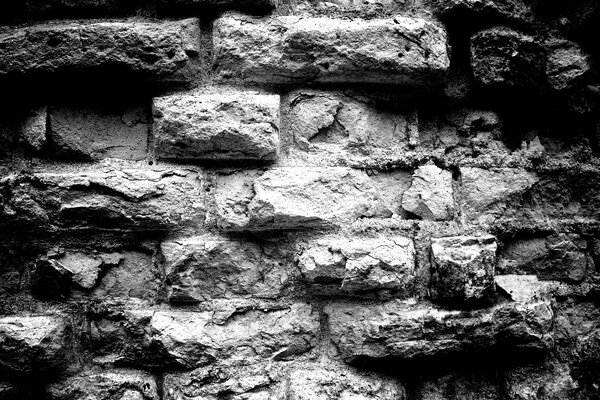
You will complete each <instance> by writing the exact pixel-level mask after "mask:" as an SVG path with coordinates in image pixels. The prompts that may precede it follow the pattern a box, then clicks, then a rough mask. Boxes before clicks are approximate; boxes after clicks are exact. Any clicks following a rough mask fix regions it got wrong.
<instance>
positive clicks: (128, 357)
mask: <svg viewBox="0 0 600 400" xmlns="http://www.w3.org/2000/svg"><path fill="white" fill-rule="evenodd" d="M234 311H235V309H234V310H233V311H230V312H229V314H230V315H229V316H228V317H227V318H225V320H224V321H223V320H222V319H216V318H215V312H213V311H205V312H185V311H151V310H131V311H128V312H126V313H125V314H124V315H123V316H121V317H119V318H118V319H110V318H99V319H95V320H94V322H93V323H92V340H93V342H94V345H95V348H96V351H97V354H99V355H101V357H100V358H98V359H97V360H96V361H97V362H100V363H117V364H124V365H135V366H145V367H158V366H161V367H164V366H165V365H167V366H168V365H170V366H179V367H186V368H193V367H199V366H202V365H206V364H210V363H214V362H215V361H217V360H221V359H246V360H250V359H252V358H256V359H258V360H260V359H264V358H273V359H283V360H284V359H286V358H288V357H291V356H294V355H297V354H302V353H305V352H307V351H309V350H310V349H311V348H312V347H313V346H315V345H316V338H317V335H318V331H319V319H318V315H317V313H316V312H315V310H313V308H312V307H311V306H310V305H308V304H303V303H295V304H293V305H291V306H290V307H288V308H285V309H281V310H267V311H262V310H248V311H245V312H240V313H234Z"/></svg>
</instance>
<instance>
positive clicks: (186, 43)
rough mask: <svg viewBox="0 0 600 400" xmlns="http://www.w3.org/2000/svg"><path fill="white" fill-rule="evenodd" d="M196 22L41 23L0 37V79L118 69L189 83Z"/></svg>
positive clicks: (196, 40)
mask: <svg viewBox="0 0 600 400" xmlns="http://www.w3.org/2000/svg"><path fill="white" fill-rule="evenodd" d="M199 38H200V26H199V23H198V20H197V19H186V20H181V21H173V22H171V21H169V22H93V23H75V22H68V23H61V24H39V25H33V26H29V27H24V28H15V29H12V30H7V31H4V33H2V34H0V76H2V75H6V74H30V73H52V72H67V71H73V70H93V69H99V68H102V67H111V68H112V67H119V68H122V69H123V70H125V71H128V72H135V73H138V74H140V75H141V76H145V77H155V78H164V79H166V80H171V79H173V80H188V79H190V78H191V76H190V72H192V71H193V70H194V69H195V68H196V67H195V66H194V64H195V61H196V58H197V57H198V53H199V43H200V42H199V40H200V39H199Z"/></svg>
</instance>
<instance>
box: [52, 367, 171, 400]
mask: <svg viewBox="0 0 600 400" xmlns="http://www.w3.org/2000/svg"><path fill="white" fill-rule="evenodd" d="M115 393H118V394H119V395H120V396H121V397H118V398H119V399H122V400H141V399H144V400H158V399H159V398H160V397H159V395H158V390H157V385H156V379H155V378H154V376H152V374H150V373H148V372H143V371H136V370H130V369H112V370H107V371H102V372H95V371H84V372H81V373H79V374H77V375H73V376H69V377H67V378H64V379H62V380H60V381H58V382H54V383H51V384H50V385H48V387H47V388H46V394H47V396H48V398H49V399H51V400H77V399H81V398H93V399H96V400H111V399H114V398H115V397H114V395H115Z"/></svg>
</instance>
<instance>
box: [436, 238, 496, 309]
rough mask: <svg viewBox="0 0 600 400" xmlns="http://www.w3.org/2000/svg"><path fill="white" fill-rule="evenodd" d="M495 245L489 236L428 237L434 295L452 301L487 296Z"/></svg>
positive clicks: (490, 290) (491, 283)
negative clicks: (429, 239)
mask: <svg viewBox="0 0 600 400" xmlns="http://www.w3.org/2000/svg"><path fill="white" fill-rule="evenodd" d="M497 247H498V246H497V244H496V238H494V237H493V236H491V235H487V236H453V237H443V238H433V239H431V262H432V270H433V271H432V272H433V287H434V295H433V296H434V298H435V299H436V300H439V301H446V302H451V303H456V304H463V303H472V302H477V301H482V300H486V299H489V298H490V297H491V296H492V295H493V294H494V292H495V285H494V273H495V267H496V249H497Z"/></svg>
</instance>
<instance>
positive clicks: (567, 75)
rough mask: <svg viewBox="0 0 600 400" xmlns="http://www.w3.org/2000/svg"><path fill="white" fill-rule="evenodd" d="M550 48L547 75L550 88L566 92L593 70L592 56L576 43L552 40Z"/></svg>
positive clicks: (549, 44)
mask: <svg viewBox="0 0 600 400" xmlns="http://www.w3.org/2000/svg"><path fill="white" fill-rule="evenodd" d="M547 44H548V46H549V54H548V62H547V64H546V75H547V76H548V83H549V84H550V86H551V87H552V88H553V89H555V90H558V91H564V90H567V89H570V88H572V87H573V86H575V85H576V84H577V83H578V82H579V81H581V80H582V77H583V76H584V75H586V74H587V73H588V72H589V71H590V69H591V67H592V66H591V61H590V56H589V55H588V54H586V53H585V52H584V51H583V50H582V49H581V48H580V47H579V46H578V45H577V44H576V43H573V42H570V41H568V40H552V41H549V43H547Z"/></svg>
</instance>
